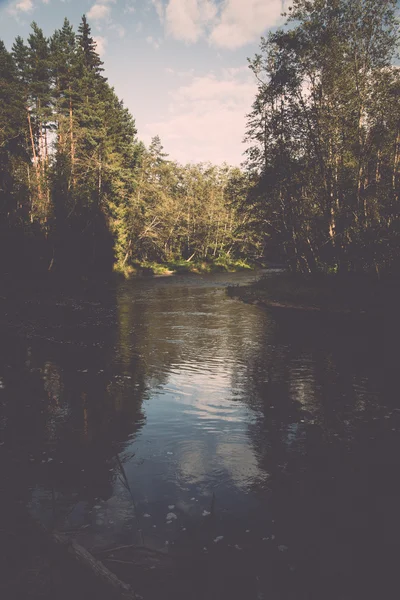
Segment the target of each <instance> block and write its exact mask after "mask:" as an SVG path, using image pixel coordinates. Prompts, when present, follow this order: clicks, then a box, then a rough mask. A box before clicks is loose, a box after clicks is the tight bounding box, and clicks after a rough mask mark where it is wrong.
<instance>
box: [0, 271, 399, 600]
mask: <svg viewBox="0 0 400 600" xmlns="http://www.w3.org/2000/svg"><path fill="white" fill-rule="evenodd" d="M253 277H255V275H254V274H252V275H250V276H249V275H247V274H242V275H240V274H236V275H222V274H220V275H208V276H199V277H193V276H186V277H173V278H158V279H141V280H137V281H133V282H128V283H122V284H119V285H118V286H117V287H116V289H111V290H110V289H107V290H99V289H97V290H93V291H92V292H91V293H90V294H86V295H83V294H78V293H76V294H69V295H65V294H64V295H61V294H58V295H56V294H54V295H53V296H51V297H49V296H47V295H46V297H44V296H41V295H40V294H38V295H35V296H33V297H31V298H26V299H25V300H24V302H22V303H21V308H20V309H18V310H17V309H13V310H11V311H10V313H9V318H7V316H6V319H5V321H8V324H7V325H4V326H3V336H2V339H1V342H0V360H1V363H0V364H1V372H0V379H1V389H0V419H1V421H0V428H1V429H0V431H1V436H2V446H1V447H0V452H1V455H0V461H1V463H0V464H3V466H4V469H5V470H4V472H5V473H6V476H5V479H3V487H5V488H8V490H9V489H10V488H12V490H13V493H14V494H15V497H16V498H17V497H18V498H23V499H24V501H25V502H26V504H27V505H28V506H29V509H30V510H31V512H32V513H33V514H34V515H35V516H36V517H37V518H40V519H41V520H42V521H43V522H45V523H46V524H48V525H49V526H55V527H57V528H58V529H63V530H65V531H68V532H70V534H71V535H73V536H75V537H76V538H77V539H78V540H79V541H80V542H81V543H83V544H84V545H86V546H87V547H88V548H90V549H91V550H92V551H93V552H97V551H101V550H102V549H104V548H107V547H109V546H118V545H131V544H132V545H137V546H146V547H147V548H151V549H155V550H159V551H162V552H165V553H166V555H168V557H169V558H171V559H172V563H173V565H174V569H175V571H174V574H173V575H168V574H167V575H165V572H164V571H163V569H162V568H161V567H158V566H156V567H155V568H152V569H150V568H149V569H148V572H146V573H145V574H144V575H143V573H141V574H140V576H138V578H137V585H138V586H139V591H140V593H142V595H143V596H144V598H145V599H146V598H160V597H163V598H194V599H197V598H198V599H207V600H209V599H214V598H215V599H220V600H228V599H229V600H231V599H236V598H237V599H238V600H239V599H249V600H252V599H257V600H261V599H263V598H265V599H267V598H268V599H282V600H283V599H285V600H286V599H292V598H293V599H303V598H304V599H314V598H315V599H316V600H317V599H321V598H324V599H332V600H333V599H335V600H339V599H340V600H342V599H343V600H345V599H346V600H347V599H358V598H360V599H361V598H376V597H385V598H391V597H393V598H395V597H397V594H396V593H395V589H394V588H393V582H394V581H395V569H396V560H397V558H396V557H398V553H399V542H398V539H399V537H398V534H399V530H398V526H399V521H400V519H399V516H398V515H399V508H398V507H399V499H400V497H399V496H400V494H399V482H398V476H399V466H400V458H399V457H400V455H399V450H400V410H399V409H400V406H399V402H398V392H397V385H396V384H395V381H396V379H397V378H396V377H395V374H394V372H393V371H392V370H391V368H390V365H391V364H393V361H388V360H387V358H388V356H387V354H385V353H386V352H387V344H386V342H385V331H384V327H383V326H382V324H380V323H357V324H353V323H352V322H351V321H349V320H346V321H343V320H341V319H338V318H335V319H334V320H333V319H332V318H331V319H327V318H321V317H318V316H315V315H304V314H297V313H293V312H288V313H280V314H278V316H276V315H275V314H270V313H269V312H267V311H262V310H260V309H259V308H257V307H256V306H251V305H248V304H244V303H242V302H240V301H237V300H233V299H230V298H229V297H228V296H227V294H226V286H227V285H228V284H232V283H234V284H244V283H246V282H247V281H249V280H251V279H252V278H253ZM391 352H393V350H392V349H391ZM391 356H392V354H391ZM109 566H111V564H110V565H109Z"/></svg>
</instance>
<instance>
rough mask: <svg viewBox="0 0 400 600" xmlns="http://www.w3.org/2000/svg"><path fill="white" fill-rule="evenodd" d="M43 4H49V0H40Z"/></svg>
mask: <svg viewBox="0 0 400 600" xmlns="http://www.w3.org/2000/svg"><path fill="white" fill-rule="evenodd" d="M42 2H43V4H49V3H50V0H42Z"/></svg>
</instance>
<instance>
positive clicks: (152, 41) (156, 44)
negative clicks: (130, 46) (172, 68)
mask: <svg viewBox="0 0 400 600" xmlns="http://www.w3.org/2000/svg"><path fill="white" fill-rule="evenodd" d="M146 42H147V43H148V44H150V45H151V46H153V48H154V49H155V50H158V49H159V47H160V43H161V41H160V40H156V39H154V38H153V36H152V35H148V36H147V38H146Z"/></svg>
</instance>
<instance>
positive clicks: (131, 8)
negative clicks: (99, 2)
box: [124, 2, 136, 13]
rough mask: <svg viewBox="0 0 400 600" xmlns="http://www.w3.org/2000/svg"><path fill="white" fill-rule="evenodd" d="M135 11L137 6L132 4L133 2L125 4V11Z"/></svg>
mask: <svg viewBox="0 0 400 600" xmlns="http://www.w3.org/2000/svg"><path fill="white" fill-rule="evenodd" d="M135 11H136V8H135V6H134V5H133V4H132V2H127V3H126V4H125V8H124V13H134V12H135Z"/></svg>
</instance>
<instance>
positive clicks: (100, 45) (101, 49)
mask: <svg viewBox="0 0 400 600" xmlns="http://www.w3.org/2000/svg"><path fill="white" fill-rule="evenodd" d="M93 39H94V41H95V42H96V50H97V52H98V53H99V54H100V56H104V54H105V53H106V46H107V44H108V40H107V38H105V37H103V36H101V35H97V36H95V37H94V38H93Z"/></svg>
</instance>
